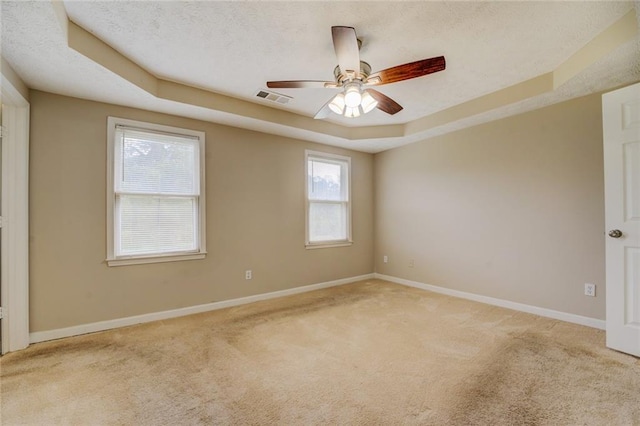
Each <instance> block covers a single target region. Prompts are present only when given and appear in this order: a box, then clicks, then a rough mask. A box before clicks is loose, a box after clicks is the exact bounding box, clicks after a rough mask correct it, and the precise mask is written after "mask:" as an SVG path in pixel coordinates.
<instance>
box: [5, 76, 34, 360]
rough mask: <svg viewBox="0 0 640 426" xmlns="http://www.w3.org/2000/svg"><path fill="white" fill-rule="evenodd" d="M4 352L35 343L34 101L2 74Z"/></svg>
mask: <svg viewBox="0 0 640 426" xmlns="http://www.w3.org/2000/svg"><path fill="white" fill-rule="evenodd" d="M1 88H2V126H3V127H4V128H5V130H6V131H4V132H3V135H2V211H1V212H0V215H1V216H2V218H3V221H2V222H3V223H2V237H1V242H0V245H1V252H2V254H1V257H2V259H1V269H2V272H1V276H0V282H1V286H0V287H1V289H0V292H1V295H0V298H1V300H2V305H3V313H4V318H3V319H2V353H7V352H11V351H17V350H20V349H24V348H26V347H27V346H28V345H29V103H28V102H27V100H26V99H25V98H24V97H23V96H22V95H21V94H20V92H19V91H18V90H17V89H16V88H15V87H14V86H13V85H12V84H11V82H10V81H9V80H8V78H6V77H5V75H4V74H3V75H2V83H1Z"/></svg>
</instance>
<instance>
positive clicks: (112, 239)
mask: <svg viewBox="0 0 640 426" xmlns="http://www.w3.org/2000/svg"><path fill="white" fill-rule="evenodd" d="M118 126H122V127H129V128H131V129H134V130H137V131H142V132H145V131H146V132H149V133H159V134H165V135H166V134H168V135H173V136H180V137H187V138H193V139H197V140H198V160H197V161H198V164H197V166H198V168H199V170H198V171H199V173H198V177H199V182H198V187H199V191H198V195H197V196H196V202H197V205H198V207H197V209H194V213H196V211H197V216H198V217H197V218H196V220H195V221H194V223H195V225H196V227H197V230H196V238H197V241H196V243H197V244H196V246H197V249H196V250H191V251H184V252H172V253H150V254H136V255H117V254H116V238H117V237H118V234H117V233H116V232H117V231H118V230H117V227H116V220H117V219H116V216H117V212H116V208H117V203H116V195H117V194H116V191H115V177H116V176H115V175H116V164H115V160H116V157H117V155H116V149H118V146H119V144H118V143H117V142H116V129H117V127H118ZM106 192H107V258H106V262H107V265H108V266H123V265H136V264H145V263H159V262H175V261H182V260H194V259H203V258H204V257H205V256H206V254H207V249H206V223H205V222H206V199H205V193H206V191H205V133H204V132H201V131H197V130H190V129H183V128H179V127H173V126H165V125H161V124H155V123H148V122H143V121H137V120H130V119H126V118H119V117H107V191H106Z"/></svg>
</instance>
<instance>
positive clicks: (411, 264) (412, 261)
mask: <svg viewBox="0 0 640 426" xmlns="http://www.w3.org/2000/svg"><path fill="white" fill-rule="evenodd" d="M413 264H414V260H413V259H409V268H413Z"/></svg>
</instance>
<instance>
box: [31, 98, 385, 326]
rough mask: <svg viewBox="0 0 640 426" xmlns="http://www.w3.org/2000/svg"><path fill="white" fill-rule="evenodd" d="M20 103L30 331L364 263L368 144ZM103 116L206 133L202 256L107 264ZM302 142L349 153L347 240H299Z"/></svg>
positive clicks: (279, 284) (48, 102) (276, 284)
mask: <svg viewBox="0 0 640 426" xmlns="http://www.w3.org/2000/svg"><path fill="white" fill-rule="evenodd" d="M30 102H31V152H30V155H31V165H30V168H31V170H30V208H31V214H30V221H31V223H30V238H31V247H30V256H31V265H30V274H31V285H30V322H31V331H32V332H34V331H45V330H51V329H57V328H63V327H69V326H74V325H80V324H86V323H91V322H96V321H102V320H109V319H115V318H122V317H127V316H132V315H139V314H145V313H150V312H157V311H164V310H168V309H175V308H180V307H186V306H193V305H198V304H203V303H209V302H214V301H221V300H227V299H232V298H238V297H243V296H248V295H253V294H259V293H265V292H271V291H276V290H282V289H288V288H293V287H298V286H302V285H307V284H314V283H319V282H325V281H330V280H335V279H339V278H345V277H352V276H357V275H362V274H368V273H371V272H372V271H373V156H372V155H371V154H365V153H360V152H351V151H347V150H343V149H339V148H334V147H329V146H323V145H318V144H313V143H308V142H303V141H299V140H293V139H287V138H283V137H278V136H272V135H267V134H262V133H257V132H252V131H247V130H241V129H236V128H231V127H225V126H220V125H216V124H212V123H207V122H202V121H197V120H191V119H185V118H179V117H175V116H170V115H163V114H158V113H152V112H148V111H141V110H136V109H132V108H126V107H120V106H115V105H108V104H103V103H97V102H92V101H85V100H79V99H74V98H69V97H63V96H58V95H53V94H49V93H44V92H39V91H32V92H31V98H30ZM109 115H112V116H117V117H124V118H129V119H134V120H142V121H148V122H154V123H160V124H165V125H170V126H178V127H185V128H191V129H195V130H202V131H204V132H206V142H207V145H206V191H207V193H206V197H207V198H206V202H207V249H208V252H209V254H208V256H207V257H206V259H204V260H194V261H184V262H172V263H158V264H151V265H135V266H119V267H111V268H110V267H107V266H106V264H105V256H106V231H105V210H106V207H105V188H106V183H105V180H106V130H107V116H109ZM305 149H314V150H319V151H324V152H332V153H338V154H343V155H349V156H351V158H352V200H353V205H352V208H353V238H354V244H353V245H352V246H351V247H341V248H330V249H317V250H306V249H305V248H304V150H305ZM245 269H252V270H253V279H252V280H250V281H246V280H245V279H244V271H245Z"/></svg>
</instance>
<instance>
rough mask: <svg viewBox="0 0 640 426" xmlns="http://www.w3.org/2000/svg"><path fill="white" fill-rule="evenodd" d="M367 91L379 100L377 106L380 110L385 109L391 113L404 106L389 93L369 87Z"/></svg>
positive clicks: (398, 110)
mask: <svg viewBox="0 0 640 426" xmlns="http://www.w3.org/2000/svg"><path fill="white" fill-rule="evenodd" d="M366 91H367V92H369V94H370V95H371V96H373V99H375V100H376V101H378V106H377V107H376V108H378V109H379V110H381V111H384V112H386V113H387V114H390V115H393V114H396V113H398V112H400V111H402V106H401V105H400V104H399V103H397V102H396V101H394V100H393V99H391V98H390V97H388V96H387V95H383V94H382V93H380V92H378V91H377V90H373V89H367V90H366Z"/></svg>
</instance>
